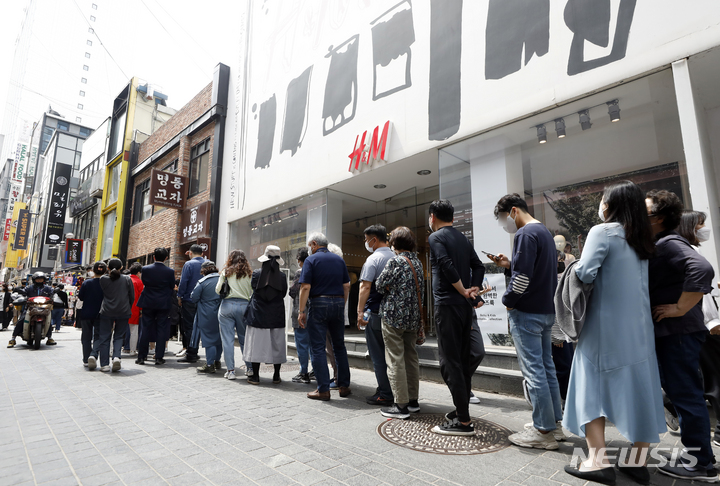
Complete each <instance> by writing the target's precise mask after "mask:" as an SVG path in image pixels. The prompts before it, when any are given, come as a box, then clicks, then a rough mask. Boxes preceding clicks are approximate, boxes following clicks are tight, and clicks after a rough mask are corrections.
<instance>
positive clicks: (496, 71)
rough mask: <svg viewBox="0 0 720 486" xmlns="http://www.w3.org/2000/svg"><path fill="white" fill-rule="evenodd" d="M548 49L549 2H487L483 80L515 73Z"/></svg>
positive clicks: (546, 0)
mask: <svg viewBox="0 0 720 486" xmlns="http://www.w3.org/2000/svg"><path fill="white" fill-rule="evenodd" d="M593 1H594V0H593ZM523 48H524V50H525V56H524V59H523ZM549 48H550V0H490V4H489V6H488V18H487V27H486V28H485V79H502V78H504V77H505V76H507V75H509V74H512V73H515V72H517V71H519V70H520V68H521V67H522V66H523V64H525V65H527V63H528V62H530V59H532V57H533V55H535V54H537V55H538V57H541V56H544V55H545V54H547V53H548V50H549Z"/></svg>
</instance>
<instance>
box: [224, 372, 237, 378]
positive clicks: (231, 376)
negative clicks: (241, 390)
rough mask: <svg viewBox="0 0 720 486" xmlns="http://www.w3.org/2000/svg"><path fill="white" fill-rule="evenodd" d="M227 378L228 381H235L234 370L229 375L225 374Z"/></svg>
mask: <svg viewBox="0 0 720 486" xmlns="http://www.w3.org/2000/svg"><path fill="white" fill-rule="evenodd" d="M225 378H227V379H228V380H234V379H235V371H234V370H233V371H228V372H227V373H225Z"/></svg>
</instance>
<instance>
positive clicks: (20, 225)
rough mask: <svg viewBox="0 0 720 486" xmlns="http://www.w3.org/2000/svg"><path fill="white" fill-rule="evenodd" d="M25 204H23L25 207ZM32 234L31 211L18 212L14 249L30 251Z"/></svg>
mask: <svg viewBox="0 0 720 486" xmlns="http://www.w3.org/2000/svg"><path fill="white" fill-rule="evenodd" d="M24 205H25V204H24V203H23V206H24ZM29 233H30V211H28V210H27V209H24V208H23V209H21V210H20V211H18V219H17V229H16V232H15V242H14V244H13V247H14V248H15V249H16V250H27V249H28V234H29Z"/></svg>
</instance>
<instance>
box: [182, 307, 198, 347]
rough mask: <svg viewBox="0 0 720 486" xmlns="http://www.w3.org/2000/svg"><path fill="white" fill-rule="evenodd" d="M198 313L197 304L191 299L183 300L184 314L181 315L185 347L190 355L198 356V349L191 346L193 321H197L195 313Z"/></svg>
mask: <svg viewBox="0 0 720 486" xmlns="http://www.w3.org/2000/svg"><path fill="white" fill-rule="evenodd" d="M196 313H197V304H196V303H194V302H193V301H191V300H183V303H182V314H181V317H180V326H181V329H182V343H183V348H185V349H187V350H188V351H187V356H188V357H191V358H192V357H195V358H197V349H195V348H191V347H190V337H191V336H192V330H193V322H195V314H196Z"/></svg>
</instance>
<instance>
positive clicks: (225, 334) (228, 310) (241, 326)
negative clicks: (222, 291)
mask: <svg viewBox="0 0 720 486" xmlns="http://www.w3.org/2000/svg"><path fill="white" fill-rule="evenodd" d="M247 305H248V301H247V300H245V299H224V300H223V301H222V303H221V304H220V309H219V310H218V322H219V323H220V337H221V338H222V347H223V349H224V350H225V366H227V370H228V371H231V370H234V369H235V333H236V332H237V337H238V342H239V343H240V351H241V352H242V353H243V354H245V326H246V324H245V308H247ZM245 366H246V368H247V369H250V368H251V367H252V365H251V364H250V363H248V362H247V361H246V362H245Z"/></svg>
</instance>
